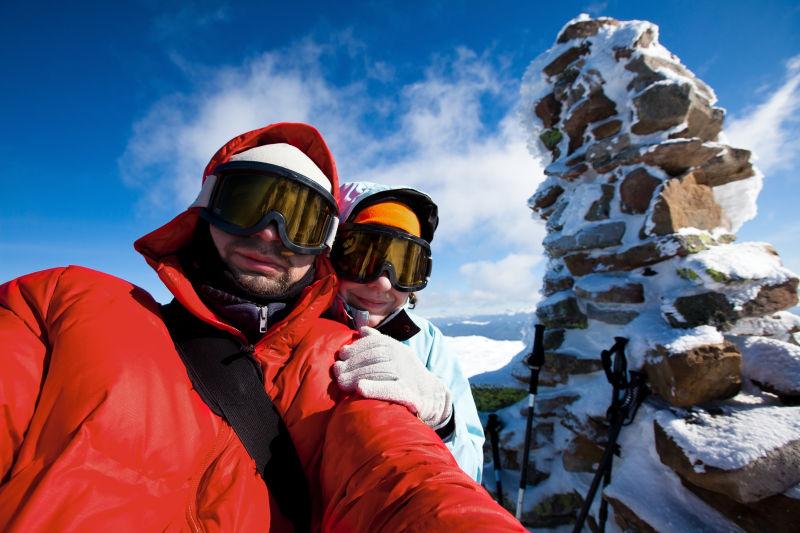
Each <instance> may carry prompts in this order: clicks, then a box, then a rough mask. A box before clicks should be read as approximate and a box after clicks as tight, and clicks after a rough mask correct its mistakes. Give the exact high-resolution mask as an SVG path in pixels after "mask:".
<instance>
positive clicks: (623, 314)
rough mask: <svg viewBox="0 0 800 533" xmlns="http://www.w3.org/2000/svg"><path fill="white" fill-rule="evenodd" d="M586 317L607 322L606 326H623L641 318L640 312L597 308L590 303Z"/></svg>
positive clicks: (587, 306) (587, 305)
mask: <svg viewBox="0 0 800 533" xmlns="http://www.w3.org/2000/svg"><path fill="white" fill-rule="evenodd" d="M586 316H587V317H588V318H591V319H593V320H599V321H600V322H605V323H606V324H618V325H622V324H627V323H629V322H630V321H632V320H633V319H634V318H636V317H637V316H639V312H638V311H632V310H629V309H607V308H604V307H599V306H596V305H594V304H593V303H591V302H590V303H587V304H586Z"/></svg>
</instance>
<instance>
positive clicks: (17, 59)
mask: <svg viewBox="0 0 800 533" xmlns="http://www.w3.org/2000/svg"><path fill="white" fill-rule="evenodd" d="M68 4H69V6H68V7H67V5H65V3H61V2H58V3H57V2H52V3H51V4H50V5H42V4H35V5H31V4H24V5H23V3H10V4H8V5H6V6H4V14H3V17H2V22H0V24H2V26H0V29H2V31H0V54H1V57H2V61H3V65H4V67H5V71H4V74H3V83H2V84H0V109H2V120H0V157H2V159H3V161H4V162H5V169H4V171H3V172H2V174H0V184H1V185H2V190H3V202H2V209H0V281H5V280H8V279H11V278H13V277H16V276H18V275H21V274H24V273H26V272H30V271H34V270H40V269H43V268H48V267H52V266H59V265H66V264H81V265H86V266H89V267H92V268H96V269H99V270H103V271H106V272H110V273H112V274H115V275H118V276H120V277H123V278H126V279H129V280H130V281H132V282H134V283H137V284H139V285H141V286H143V287H145V288H146V289H148V290H149V291H151V292H152V293H153V294H154V295H155V296H156V297H157V298H159V299H161V300H166V299H167V298H168V295H167V293H166V291H165V290H164V289H163V288H162V287H161V285H160V283H159V281H158V279H157V278H156V276H155V274H153V273H152V272H151V271H150V270H149V267H147V266H146V264H145V262H144V260H143V259H142V258H141V257H139V256H138V255H137V254H136V253H135V252H134V251H133V250H132V247H131V243H132V242H133V240H135V239H136V238H137V237H139V236H141V235H143V234H145V233H147V232H148V231H150V230H151V229H153V228H155V227H156V226H158V225H160V224H162V223H163V222H165V221H167V220H168V219H170V218H171V217H172V216H174V214H176V213H177V212H179V211H180V210H182V209H183V208H184V207H185V206H186V205H188V203H189V202H190V201H191V199H192V198H193V197H194V196H195V194H196V192H197V190H198V188H199V178H200V174H201V172H202V169H203V167H204V165H205V163H206V161H207V159H208V158H209V157H210V156H211V154H212V153H213V152H214V151H215V150H216V148H218V147H219V145H221V144H222V143H224V142H225V141H226V140H227V139H228V138H229V137H231V136H233V135H235V134H237V133H240V132H242V131H245V130H248V129H253V128H256V127H259V126H261V125H264V124H267V123H270V122H276V121H281V120H301V121H306V122H310V123H312V124H314V125H316V126H317V127H319V128H320V129H321V131H322V133H323V135H324V136H325V137H326V139H327V140H328V142H329V144H330V145H331V148H332V150H333V152H334V156H335V157H336V160H337V164H338V166H339V171H340V176H341V177H342V178H343V179H344V180H346V181H350V180H353V179H371V180H374V181H386V182H393V183H412V184H420V183H424V184H425V188H426V189H428V190H429V192H431V193H432V194H433V195H434V198H435V199H436V200H437V201H438V202H439V203H440V206H441V209H442V215H443V216H442V224H441V226H440V231H439V233H438V234H437V237H436V239H435V240H434V255H435V259H434V264H435V268H434V273H433V277H432V279H431V283H430V285H429V288H428V289H426V290H425V291H424V292H423V293H422V295H421V296H422V302H423V304H422V306H421V310H422V311H423V312H425V311H427V312H429V313H432V314H442V313H449V314H459V313H462V312H469V313H475V312H480V311H497V310H504V309H519V308H524V307H528V308H530V307H532V306H533V305H534V303H535V301H536V300H537V298H538V296H537V291H538V288H539V277H540V276H541V273H542V271H543V263H542V256H541V253H542V251H541V246H540V241H541V238H542V237H543V236H544V231H543V229H542V227H541V226H540V225H538V224H537V223H535V222H534V221H533V220H531V219H530V217H529V215H528V211H527V208H526V207H525V201H526V200H527V198H528V197H529V196H530V195H531V194H532V193H533V192H534V190H535V189H536V186H537V184H538V182H539V181H540V180H541V178H542V176H541V166H540V165H539V163H538V162H537V161H536V160H534V159H533V158H532V156H530V155H529V154H528V153H527V152H526V150H525V147H524V144H525V138H524V135H523V133H522V131H521V128H520V127H519V124H518V120H517V119H516V116H515V114H514V109H515V106H516V104H517V93H518V89H519V81H520V79H521V78H522V75H523V73H524V71H525V68H526V67H527V65H528V64H529V63H530V62H531V61H532V60H533V59H534V58H535V57H536V56H537V55H539V54H540V53H542V52H543V51H545V50H546V49H547V48H549V47H550V45H551V44H552V43H553V41H554V40H555V37H556V35H557V33H558V31H559V29H560V28H561V27H562V26H563V25H564V23H565V22H566V21H568V20H569V19H571V18H573V17H575V16H576V15H578V14H579V13H581V12H588V13H590V14H593V15H608V16H613V17H616V18H620V19H645V20H650V21H651V22H654V23H656V24H658V25H659V26H660V30H661V36H660V41H661V43H662V44H663V45H664V46H666V47H667V48H668V49H670V50H671V51H672V52H673V53H674V54H676V55H677V56H678V57H680V59H681V61H682V62H683V63H684V64H685V65H686V66H688V67H689V68H690V69H691V70H693V71H694V72H695V73H696V74H697V75H698V76H699V77H700V78H702V79H703V80H704V81H705V82H707V83H708V84H709V85H711V86H712V87H713V88H714V90H715V91H716V93H717V96H718V98H719V102H718V105H720V106H722V107H724V108H726V109H727V110H728V117H727V122H728V124H729V125H730V127H729V129H731V134H732V135H731V136H732V138H733V139H734V140H735V141H736V142H735V143H734V144H735V145H737V146H743V147H746V148H754V149H755V150H756V152H757V153H758V154H759V155H760V157H761V159H760V162H759V165H760V167H761V168H762V170H763V171H764V174H765V176H766V177H765V180H764V189H763V191H762V192H761V195H760V197H759V215H758V217H757V218H756V219H755V220H753V221H751V222H748V223H747V224H745V226H744V227H743V228H742V230H741V231H740V232H739V239H740V240H765V241H769V242H772V243H773V244H775V246H776V247H777V249H778V251H779V252H780V253H781V255H782V257H783V259H784V262H785V264H786V265H787V266H788V267H789V268H791V269H793V270H794V271H796V272H797V271H800V246H797V244H796V241H797V238H796V236H797V234H798V232H797V228H798V223H800V210H798V209H797V203H798V199H800V197H799V196H798V193H797V189H798V186H800V178H798V172H797V169H798V168H799V165H798V163H799V162H800V135H799V134H800V32H798V31H797V29H798V28H800V5H798V4H797V3H796V2H769V1H766V2H735V1H733V2H725V3H722V2H698V1H671V2H657V3H656V2H653V3H651V4H649V5H644V4H645V3H643V2H621V1H608V2H594V3H590V2H569V1H562V2H502V1H501V2H491V3H490V2H485V1H484V2H466V1H465V2H420V3H418V4H416V5H412V4H411V3H409V2H377V1H376V2H365V3H360V4H358V5H355V4H354V5H346V4H345V3H343V2H337V3H334V2H325V3H322V2H320V3H315V2H294V3H288V2H265V1H262V2H250V3H244V2H237V3H227V4H226V3H218V2H217V3H211V2H208V3H203V2H194V3H188V2H179V3H178V2H175V3H171V2H156V1H154V0H153V1H149V0H148V1H142V2H130V3H123V2H116V3H108V4H107V5H100V3H97V2H73V3H68Z"/></svg>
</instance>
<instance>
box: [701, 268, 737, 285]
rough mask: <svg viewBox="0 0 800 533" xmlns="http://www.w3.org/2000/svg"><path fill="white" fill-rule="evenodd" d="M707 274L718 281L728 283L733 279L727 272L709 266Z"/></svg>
mask: <svg viewBox="0 0 800 533" xmlns="http://www.w3.org/2000/svg"><path fill="white" fill-rule="evenodd" d="M706 274H708V275H709V277H711V279H713V280H714V281H716V282H717V283H728V282H730V281H731V278H729V277H728V275H727V274H725V273H724V272H720V271H719V270H714V269H713V268H707V269H706Z"/></svg>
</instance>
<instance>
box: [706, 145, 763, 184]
mask: <svg viewBox="0 0 800 533" xmlns="http://www.w3.org/2000/svg"><path fill="white" fill-rule="evenodd" d="M750 155H751V154H750V152H749V151H748V150H743V149H741V148H731V147H729V146H726V147H724V148H723V150H722V151H721V152H720V153H719V154H717V155H716V156H715V157H712V158H711V159H709V160H708V161H706V162H705V163H703V164H702V165H700V167H699V168H698V169H697V172H696V173H695V176H696V177H697V183H699V184H701V185H708V186H709V187H718V186H720V185H725V184H726V183H730V182H732V181H739V180H743V179H747V178H750V177H753V176H755V171H754V170H753V165H752V163H751V162H750Z"/></svg>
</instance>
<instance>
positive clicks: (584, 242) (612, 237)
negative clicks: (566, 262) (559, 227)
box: [542, 221, 626, 257]
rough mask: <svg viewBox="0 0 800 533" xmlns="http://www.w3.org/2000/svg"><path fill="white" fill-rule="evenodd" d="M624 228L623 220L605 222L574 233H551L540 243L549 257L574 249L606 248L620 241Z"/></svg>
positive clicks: (559, 255) (558, 255)
mask: <svg viewBox="0 0 800 533" xmlns="http://www.w3.org/2000/svg"><path fill="white" fill-rule="evenodd" d="M625 228H626V225H625V222H622V221H617V222H605V223H601V224H595V225H593V226H588V227H585V228H582V229H581V230H579V231H578V232H577V233H575V235H560V234H558V233H551V234H549V235H548V236H547V237H545V239H544V241H543V243H542V244H543V245H544V248H545V250H547V253H548V254H550V256H551V257H561V256H562V255H564V254H566V253H569V252H574V251H576V250H589V249H592V248H608V247H609V246H616V245H618V244H619V243H621V242H622V237H623V235H625Z"/></svg>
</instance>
